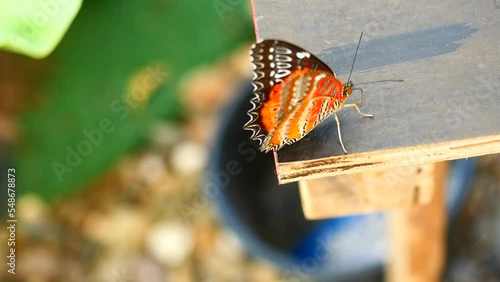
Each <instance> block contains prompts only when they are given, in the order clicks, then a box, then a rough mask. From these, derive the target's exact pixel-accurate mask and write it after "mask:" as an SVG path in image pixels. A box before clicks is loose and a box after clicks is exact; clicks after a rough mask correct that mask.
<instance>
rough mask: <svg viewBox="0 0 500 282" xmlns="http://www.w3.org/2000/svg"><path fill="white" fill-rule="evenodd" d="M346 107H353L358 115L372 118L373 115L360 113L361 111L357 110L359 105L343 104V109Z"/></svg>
mask: <svg viewBox="0 0 500 282" xmlns="http://www.w3.org/2000/svg"><path fill="white" fill-rule="evenodd" d="M346 107H355V108H356V110H357V111H358V113H359V114H360V115H362V116H364V117H369V118H372V117H373V115H369V114H365V113H362V112H361V110H360V109H359V105H358V104H345V105H344V108H346Z"/></svg>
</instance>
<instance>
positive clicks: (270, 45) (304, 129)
mask: <svg viewBox="0 0 500 282" xmlns="http://www.w3.org/2000/svg"><path fill="white" fill-rule="evenodd" d="M362 37H363V33H361V36H360V37H359V42H358V46H357V48H356V53H355V54H354V60H353V63H352V67H351V72H350V74H349V78H348V79H347V82H346V83H344V84H343V83H342V82H341V81H340V80H338V79H337V77H336V75H335V73H334V72H333V71H332V70H331V69H330V68H329V67H328V66H327V65H326V64H325V63H323V62H322V61H321V60H320V59H318V58H317V57H316V56H314V55H313V54H311V53H310V52H308V51H306V50H304V49H302V48H300V47H298V46H296V45H294V44H291V43H288V42H285V41H281V40H273V39H266V40H262V41H259V42H257V43H255V44H254V45H253V46H252V48H251V50H250V57H251V61H252V65H253V80H252V84H253V88H254V94H255V97H254V98H252V100H251V101H250V102H251V103H252V105H253V107H252V109H251V110H250V111H248V115H249V116H250V121H248V122H247V123H246V124H245V126H244V127H243V128H244V129H247V130H250V131H252V137H251V138H252V139H253V140H257V141H259V143H260V150H261V151H263V152H269V151H271V150H275V151H277V150H279V149H281V148H282V147H283V146H284V145H285V144H292V143H294V142H296V141H297V140H300V139H302V138H303V137H304V136H305V135H306V134H307V133H309V132H310V131H311V130H312V129H313V128H315V127H316V126H317V125H318V124H319V123H320V122H321V121H323V120H325V119H326V118H327V117H328V116H330V115H331V114H333V115H334V117H335V120H336V121H337V130H338V135H339V141H340V144H341V145H342V149H343V150H344V153H346V154H347V150H346V149H345V147H344V144H343V142H342V136H341V134H340V122H339V119H338V117H337V114H336V112H337V111H339V110H340V109H342V108H343V107H354V108H356V110H357V111H358V112H359V113H360V114H361V115H363V116H365V117H373V115H367V114H364V113H362V112H361V111H360V109H359V107H360V105H361V103H362V101H363V90H362V89H361V88H353V83H352V82H351V80H350V79H351V74H352V70H353V68H354V62H355V61H356V55H357V54H358V49H359V44H360V43H361V38H362ZM353 90H359V91H361V102H360V104H344V102H345V100H346V99H347V97H348V96H349V95H351V94H352V91H353Z"/></svg>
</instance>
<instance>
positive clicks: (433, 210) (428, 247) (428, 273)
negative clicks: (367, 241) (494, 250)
mask: <svg viewBox="0 0 500 282" xmlns="http://www.w3.org/2000/svg"><path fill="white" fill-rule="evenodd" d="M434 171H435V174H434V177H433V180H434V182H435V187H436V189H435V191H434V194H433V198H432V200H431V202H430V203H428V204H426V205H420V206H414V207H412V208H409V209H399V210H394V211H392V212H391V213H390V214H389V236H390V242H391V246H390V250H389V263H388V266H387V268H386V277H387V281H389V282H399V281H408V282H438V281H442V280H441V279H442V271H443V266H444V260H445V249H446V244H445V240H446V239H445V236H446V207H445V189H444V187H445V183H446V176H447V163H445V162H442V163H437V164H435V169H434Z"/></svg>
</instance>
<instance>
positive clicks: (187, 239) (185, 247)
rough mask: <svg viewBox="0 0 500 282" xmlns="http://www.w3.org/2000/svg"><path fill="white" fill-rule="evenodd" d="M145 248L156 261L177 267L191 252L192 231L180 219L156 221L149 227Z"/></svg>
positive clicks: (192, 246)
mask: <svg viewBox="0 0 500 282" xmlns="http://www.w3.org/2000/svg"><path fill="white" fill-rule="evenodd" d="M146 249H147V251H148V252H149V253H150V254H151V255H152V256H153V257H154V258H155V259H157V260H158V261H160V262H162V263H164V264H166V265H167V266H170V267H178V266H180V265H181V264H182V263H184V262H185V261H186V260H187V259H188V257H189V256H190V255H191V254H192V252H193V249H194V234H193V231H192V229H191V228H190V227H188V226H187V225H186V224H184V223H183V222H182V221H180V220H166V221H161V222H158V223H156V224H155V225H153V226H152V227H151V228H150V229H149V232H148V234H147V237H146Z"/></svg>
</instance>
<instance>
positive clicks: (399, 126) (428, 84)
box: [254, 0, 500, 183]
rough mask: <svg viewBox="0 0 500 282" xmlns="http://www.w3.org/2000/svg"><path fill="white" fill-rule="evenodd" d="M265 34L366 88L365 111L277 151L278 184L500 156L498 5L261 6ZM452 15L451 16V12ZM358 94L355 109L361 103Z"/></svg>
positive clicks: (448, 0)
mask: <svg viewBox="0 0 500 282" xmlns="http://www.w3.org/2000/svg"><path fill="white" fill-rule="evenodd" d="M254 2H255V3H254V12H255V15H254V19H255V25H256V28H257V30H258V34H257V36H258V38H277V39H283V40H287V41H290V42H292V43H295V44H297V45H299V46H302V47H304V48H306V49H308V50H310V51H311V52H313V53H315V54H317V55H318V57H319V58H320V59H322V60H323V61H324V62H325V63H326V64H327V65H328V66H329V67H330V68H331V69H332V70H333V71H335V72H336V73H337V74H338V75H339V79H340V80H342V81H344V80H345V79H347V76H348V75H347V73H348V70H349V68H350V64H351V63H352V58H353V55H354V50H355V44H356V42H355V41H356V40H357V38H358V37H359V33H360V32H361V31H364V34H365V35H364V39H363V42H362V43H361V47H360V50H359V54H358V60H357V62H356V66H355V68H354V73H353V75H352V80H353V83H354V85H355V86H356V83H359V82H368V81H377V80H384V79H404V82H402V83H376V84H364V85H362V87H363V89H364V91H365V102H364V104H363V107H362V110H363V111H364V112H365V113H368V114H373V115H374V116H375V117H374V118H373V119H368V118H363V117H361V116H360V115H359V114H358V113H357V112H356V111H355V110H354V109H352V108H351V109H349V108H347V109H343V110H342V111H340V112H339V114H338V115H339V119H340V122H341V130H342V138H343V141H344V144H345V146H346V149H347V150H348V151H349V153H350V154H349V155H347V156H344V155H343V153H342V150H341V147H340V144H339V141H338V133H337V129H336V125H335V121H334V119H333V118H329V119H327V120H325V121H323V123H322V124H320V125H319V126H318V127H317V128H315V129H314V130H313V131H311V132H310V133H309V134H308V135H307V136H306V137H305V138H304V139H302V140H300V141H298V142H297V143H295V144H293V145H290V146H286V147H285V148H283V149H281V150H280V151H279V152H278V158H277V160H276V162H277V173H278V178H279V181H280V183H287V182H292V181H298V180H303V179H311V178H318V177H326V176H333V175H338V174H344V173H354V172H361V171H367V170H375V169H388V168H394V167H400V166H409V165H418V164H425V163H430V162H436V161H444V160H451V159H458V158H464V157H472V156H479V155H485V154H493V153H499V152H500V122H498V121H499V120H500V111H499V110H498V109H499V108H500V98H499V97H500V75H499V74H500V49H498V46H500V33H499V32H498V28H497V27H498V23H500V18H499V17H498V13H500V9H498V8H497V7H496V6H495V5H494V3H493V1H470V2H463V3H462V2H460V3H458V2H456V1H452V0H445V1H440V2H435V1H431V0H416V1H412V2H399V1H381V0H378V1H369V2H363V4H362V5H353V4H352V3H350V2H345V1H339V0H335V1H330V0H317V1H314V2H310V1H306V0H299V1H295V2H294V4H293V5H290V3H288V2H283V1H259V0H255V1H254ZM444 15H446V16H444ZM358 99H359V96H358V97H356V95H353V96H352V97H351V98H349V99H348V101H347V102H348V103H351V102H357V101H358Z"/></svg>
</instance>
